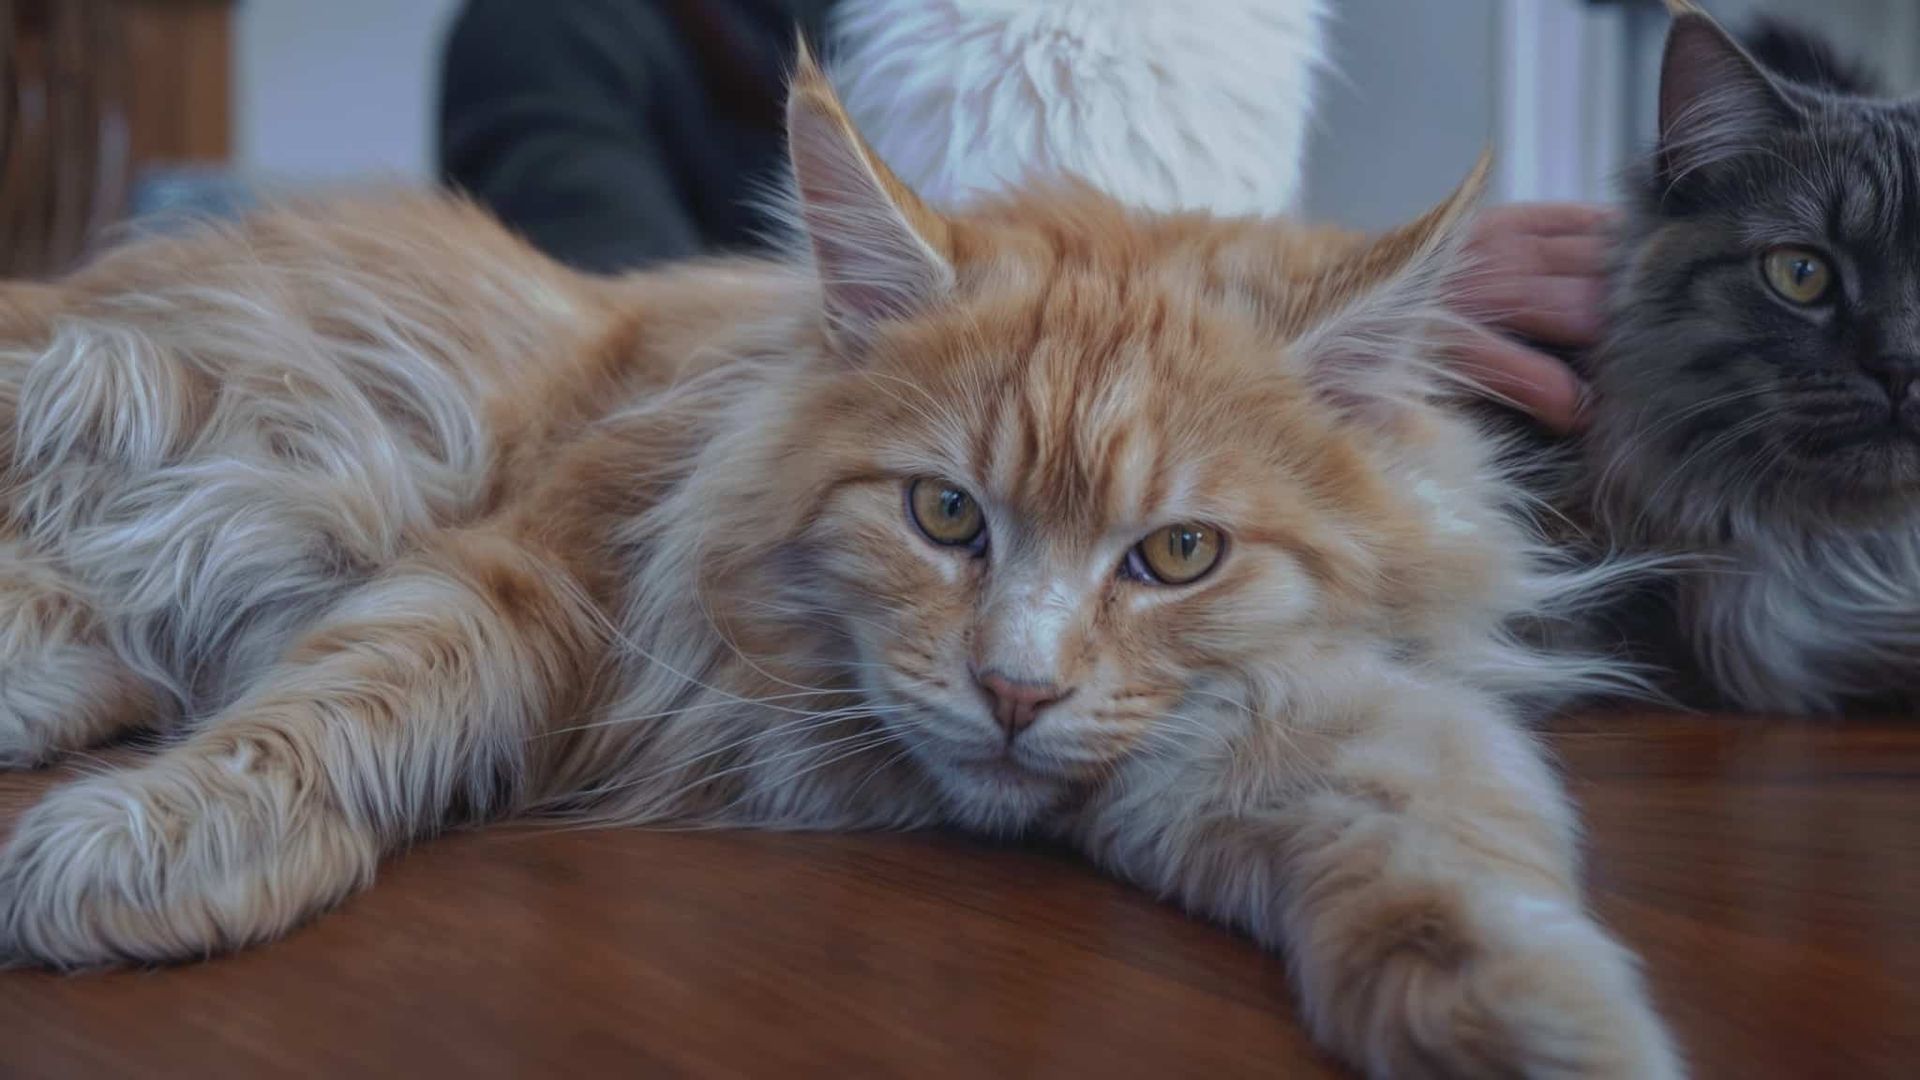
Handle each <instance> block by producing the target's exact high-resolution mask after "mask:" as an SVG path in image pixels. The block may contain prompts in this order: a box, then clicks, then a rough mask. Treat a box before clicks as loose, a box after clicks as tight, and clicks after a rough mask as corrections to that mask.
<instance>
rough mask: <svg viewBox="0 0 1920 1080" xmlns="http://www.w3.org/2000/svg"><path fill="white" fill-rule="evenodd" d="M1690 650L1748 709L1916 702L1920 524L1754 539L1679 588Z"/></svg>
mask: <svg viewBox="0 0 1920 1080" xmlns="http://www.w3.org/2000/svg"><path fill="white" fill-rule="evenodd" d="M1682 610H1683V613H1684V615H1685V617H1686V619H1687V621H1688V625H1689V628H1690V630H1691V636H1692V638H1693V642H1694V649H1695V652H1696V654H1697V656H1698V657H1699V659H1700V661H1701V663H1702V665H1703V666H1705V668H1706V669H1707V672H1708V674H1709V675H1710V676H1711V677H1712V678H1713V680H1714V682H1715V684H1716V685H1717V686H1718V687H1719V688H1720V690H1721V691H1722V693H1724V694H1725V695H1726V696H1728V697H1729V698H1731V699H1732V700H1733V701H1734V703H1736V704H1738V705H1741V706H1742V707H1745V708H1750V709H1762V710H1786V711H1794V712H1831V711H1835V710H1837V709H1838V708H1839V707H1840V706H1841V705H1842V704H1844V703H1845V702H1846V701H1847V700H1848V699H1854V698H1861V697H1882V696H1888V695H1895V694H1914V693H1916V692H1920V522H1914V523H1911V524H1910V525H1908V526H1906V527H1898V528H1892V529H1888V530H1885V531H1881V532H1870V533H1822V534H1815V535H1804V534H1802V535H1795V536H1791V537H1783V536H1778V535H1772V536H1766V537H1762V538H1755V539H1750V540H1748V541H1747V542H1746V543H1744V544H1742V545H1741V546H1740V547H1739V548H1738V549H1737V550H1736V551H1735V552H1734V553H1733V554H1732V555H1731V557H1730V558H1729V559H1728V561H1727V563H1726V564H1725V565H1723V566H1721V567H1719V568H1716V569H1713V570H1709V571H1703V572H1701V573H1699V574H1697V575H1696V576H1695V577H1694V578H1693V579H1692V580H1691V581H1690V582H1689V583H1688V584H1687V586H1686V587H1685V588H1684V589H1683V592H1682Z"/></svg>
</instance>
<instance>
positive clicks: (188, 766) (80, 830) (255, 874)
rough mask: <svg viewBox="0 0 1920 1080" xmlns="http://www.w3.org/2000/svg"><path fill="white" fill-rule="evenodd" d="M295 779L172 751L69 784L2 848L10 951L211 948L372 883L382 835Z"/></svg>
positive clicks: (3, 932)
mask: <svg viewBox="0 0 1920 1080" xmlns="http://www.w3.org/2000/svg"><path fill="white" fill-rule="evenodd" d="M176 753H180V752H179V751H176ZM283 787H284V785H276V784H273V783H271V782H270V781H266V780H263V779H262V778H260V777H258V776H255V775H251V774H249V773H248V772H247V771H246V770H245V769H244V768H222V767H221V766H220V764H219V763H215V762H208V761H198V760H188V761H185V762H182V761H175V760H172V759H171V758H170V757H163V758H161V759H158V760H157V761H156V762H154V763H153V764H151V765H148V766H146V767H143V768H139V769H132V770H128V771H125V772H119V773H110V774H107V775H104V776H98V777H94V778H91V779H88V780H83V781H80V782H78V783H75V784H71V785H69V786H67V787H64V788H59V789H56V790H55V791H54V792H53V793H52V794H50V795H48V796H47V798H46V799H45V800H43V801H42V802H41V803H40V804H39V805H37V806H35V807H34V808H33V809H31V810H30V811H28V812H27V814H26V815H25V817H23V818H22V819H21V822H20V825H19V828H18V829H17V830H16V831H15V833H14V836H13V839H12V841H11V842H10V843H9V844H8V846H7V848H6V850H5V851H4V852H3V853H0V959H4V960H5V961H8V962H11V963H35V964H44V965H49V966H53V967H59V968H77V967H90V966H97V965H102V964H113V963H126V962H134V963H157V962H165V961H172V960H184V959H192V958H196V957H204V956H208V955H211V954H212V953H215V952H219V951H223V950H226V949H230V948H235V947H238V946H241V945H245V944H248V943H251V942H256V941H261V940H264V939H267V938H271V937H275V936H277V935H279V934H281V933H283V932H285V931H286V930H287V929H289V928H290V927H292V926H293V925H295V924H296V923H298V922H299V921H300V920H302V919H304V918H305V917H306V916H308V915H310V914H312V913H313V912H315V911H318V910H320V909H322V908H324V907H326V906H329V905H331V904H333V903H334V902H336V901H338V900H339V899H340V898H341V897H342V896H344V895H345V894H346V893H348V892H350V891H351V890H352V889H354V888H355V887H357V886H358V885H360V884H362V883H364V882H365V881H367V880H369V879H370V878H371V876H372V872H373V866H374V861H375V852H374V850H373V848H372V845H370V844H368V843H365V842H361V841H359V840H358V839H357V838H356V836H355V834H354V833H353V832H352V831H351V830H349V829H347V828H346V827H345V826H344V825H343V824H342V823H340V821H339V820H338V818H337V816H336V815H333V814H332V813H330V812H328V813H324V814H323V813H317V812H316V808H314V807H312V806H311V805H302V801H301V800H300V799H299V798H298V796H297V795H294V794H292V793H291V792H289V791H286V790H280V789H281V788H283Z"/></svg>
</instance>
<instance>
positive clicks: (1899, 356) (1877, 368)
mask: <svg viewBox="0 0 1920 1080" xmlns="http://www.w3.org/2000/svg"><path fill="white" fill-rule="evenodd" d="M1860 366H1861V367H1863V368H1866V369H1867V374H1869V375H1871V376H1873V377H1874V378H1875V379H1878V380H1879V381H1880V385H1882V386H1884V387H1886V388H1887V397H1888V398H1889V399H1891V400H1892V401H1893V402H1894V403H1895V404H1896V405H1897V404H1899V403H1900V402H1901V401H1903V400H1905V399H1906V397H1907V395H1908V394H1909V393H1911V392H1912V390H1913V387H1914V384H1915V383H1916V382H1920V355H1915V354H1913V353H1883V354H1881V355H1879V356H1875V357H1871V358H1869V359H1867V360H1864V361H1862V362H1861V364H1860Z"/></svg>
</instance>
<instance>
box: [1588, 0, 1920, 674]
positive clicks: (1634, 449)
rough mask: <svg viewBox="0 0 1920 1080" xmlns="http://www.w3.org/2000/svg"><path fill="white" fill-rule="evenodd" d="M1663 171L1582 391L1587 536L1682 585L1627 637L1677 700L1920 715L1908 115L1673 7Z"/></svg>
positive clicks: (1631, 220) (1766, 37)
mask: <svg viewBox="0 0 1920 1080" xmlns="http://www.w3.org/2000/svg"><path fill="white" fill-rule="evenodd" d="M1675 7H1676V8H1677V9H1679V10H1677V13H1676V18H1675V21H1674V24H1673V27H1672V30H1671V33H1670V36H1669V38H1668V42H1667V50H1666V57H1665V65H1664V69H1663V72H1662V83H1661V87H1660V133H1661V134H1660V141H1659V145H1658V147H1657V149H1656V151H1655V153H1654V155H1653V156H1652V158H1651V160H1650V161H1648V162H1647V163H1646V165H1645V167H1644V168H1643V170H1642V172H1641V173H1640V174H1639V176H1638V177H1636V182H1635V189H1636V190H1635V197H1634V199H1633V204H1632V206H1631V208H1630V210H1629V212H1628V216H1627V223H1626V226H1625V229H1624V236H1623V239H1622V243H1621V244H1620V248H1619V253H1618V261H1617V264H1616V266H1615V270H1614V284H1613V296H1612V310H1611V313H1610V322H1611V329H1610V331H1609V334H1608V337H1607V339H1606V341H1605V342H1604V343H1603V345H1602V346H1601V348H1600V349H1599V350H1598V351H1597V353H1596V354H1595V355H1594V356H1593V357H1591V358H1590V360H1589V362H1588V363H1587V364H1586V365H1585V367H1586V368H1587V369H1588V370H1587V374H1588V375H1589V377H1590V378H1591V380H1592V385H1593V397H1592V400H1591V409H1592V415H1593V420H1594V423H1593V427H1592V430H1591V431H1590V433H1589V435H1588V437H1587V438H1586V440H1585V443H1584V450H1585V454H1586V468H1585V469H1584V470H1583V471H1584V473H1585V483H1586V486H1587V489H1588V490H1587V492H1586V494H1587V496H1588V497H1589V499H1590V502H1589V505H1590V507H1591V508H1592V510H1593V511H1594V514H1595V516H1596V518H1597V524H1598V526H1599V533H1600V535H1601V536H1603V537H1604V538H1605V539H1606V540H1607V541H1608V542H1610V543H1613V544H1616V545H1624V546H1627V547H1631V548H1634V549H1637V550H1639V551H1642V552H1649V551H1651V552H1660V553H1672V554H1676V555H1680V556H1683V557H1686V558H1687V559H1690V560H1692V567H1693V568H1691V569H1688V570H1685V571H1683V572H1682V573H1681V574H1680V575H1679V576H1678V577H1676V578H1674V579H1673V580H1671V581H1669V582H1668V583H1666V585H1665V586H1664V587H1663V588H1662V590H1660V591H1661V593H1662V595H1659V596H1656V597H1643V598H1641V600H1642V603H1640V604H1639V605H1637V606H1636V611H1635V614H1634V616H1633V617H1632V625H1630V626H1629V627H1628V628H1627V633H1628V635H1629V636H1630V637H1631V638H1633V639H1634V640H1637V641H1639V642H1641V643H1642V644H1648V643H1651V644H1652V645H1653V652H1654V655H1656V656H1657V657H1658V659H1659V660H1660V661H1661V662H1663V663H1664V662H1668V661H1672V660H1675V659H1677V658H1678V659H1682V662H1683V663H1685V664H1686V665H1687V666H1688V667H1690V669H1691V670H1690V671H1688V673H1687V675H1688V678H1687V679H1686V680H1685V682H1687V683H1689V684H1691V685H1689V686H1687V687H1686V688H1685V689H1686V691H1694V690H1697V691H1699V692H1698V693H1686V694H1685V696H1689V697H1693V698H1695V699H1697V700H1699V701H1701V702H1702V703H1714V704H1725V705H1733V706H1737V707H1741V708H1746V709H1755V710H1777V711H1795V712H1826V711H1833V710H1837V709H1841V708H1845V707H1848V706H1851V705H1854V704H1858V703H1863V702H1866V701H1873V702H1876V703H1879V702H1885V701H1888V700H1905V701H1912V700H1914V698H1915V693H1914V692H1915V691H1916V690H1920V102H1916V101H1899V102H1896V101H1891V100H1887V99H1885V98H1883V97H1882V96H1880V95H1879V94H1878V93H1877V91H1876V90H1875V88H1874V87H1873V86H1872V85H1870V82H1869V81H1868V79H1867V77H1865V76H1863V75H1862V74H1861V73H1860V72H1859V71H1858V70H1857V69H1855V68H1853V67H1852V66H1850V65H1847V64H1844V63H1841V62H1839V61H1838V60H1836V59H1835V58H1834V56H1833V55H1832V53H1831V51H1830V50H1828V49H1827V48H1826V47H1824V46H1823V45H1821V44H1820V43H1818V42H1817V41H1814V40H1813V39H1810V38H1808V37H1806V36H1804V35H1800V34H1797V33H1794V32H1789V31H1786V30H1784V29H1783V28H1781V27H1778V26H1774V27H1768V28H1765V29H1763V30H1762V32H1760V33H1758V34H1756V35H1754V36H1753V37H1751V38H1750V39H1749V46H1746V47H1743V46H1742V45H1741V44H1740V43H1739V42H1737V41H1736V40H1735V39H1734V38H1733V37H1732V36H1730V35H1729V34H1728V33H1727V32H1726V31H1725V30H1723V29H1722V28H1721V27H1720V26H1719V25H1717V24H1716V23H1715V22H1714V21H1713V20H1712V19H1711V18H1709V17H1708V16H1706V15H1705V14H1702V13H1700V12H1698V11H1695V10H1690V5H1685V4H1676V5H1675Z"/></svg>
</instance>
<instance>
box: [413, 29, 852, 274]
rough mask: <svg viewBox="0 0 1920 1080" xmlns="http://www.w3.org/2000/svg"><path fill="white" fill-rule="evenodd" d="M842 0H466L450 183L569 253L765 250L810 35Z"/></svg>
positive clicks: (630, 255) (448, 94) (622, 255)
mask: <svg viewBox="0 0 1920 1080" xmlns="http://www.w3.org/2000/svg"><path fill="white" fill-rule="evenodd" d="M831 4H832V0H469V2H468V4H467V5H466V8H465V9H464V10H463V11H462V12H461V14H460V17H459V19H458V20H457V21H456V22H455V24H454V27H453V30H452V33H451V34H450V36H449V37H448V40H447V47H446V54H445V62H444V66H443V70H442V82H441V99H440V138H439V153H440V166H441V171H442V173H443V175H444V177H445V179H446V180H447V182H449V183H450V184H452V185H453V186H455V187H457V188H460V189H462V190H464V191H466V192H468V193H469V194H471V195H472V196H473V197H474V198H476V199H478V200H479V201H480V202H482V203H483V204H485V205H487V206H488V207H490V208H492V209H493V211H494V212H495V213H497V214H498V215H499V216H500V218H501V219H502V220H504V221H505V222H506V223H507V224H508V225H509V226H510V227H512V228H514V229H516V230H518V231H520V232H522V233H524V234H525V235H526V236H528V237H529V238H530V239H531V240H532V241H533V242H534V243H535V244H536V245H538V246H539V247H540V248H542V249H543V250H545V251H546V252H548V253H549V254H551V255H553V256H555V257H556V258H559V259H561V260H562V261H564V262H567V263H571V264H573V265H575V266H578V267H581V268H583V269H589V270H599V271H614V270H622V269H627V268H631V267H635V266H641V265H645V264H647V263H653V262H658V261H662V260H666V259H676V258H682V257H685V256H689V255H695V254H704V253H709V252H713V251H718V250H737V249H746V248H752V247H755V246H757V245H758V244H760V243H761V242H762V238H763V236H764V235H765V234H766V232H767V228H768V224H769V223H768V222H767V220H766V219H765V217H764V215H763V214H762V212H761V211H760V209H759V208H758V206H757V205H756V202H757V200H758V199H759V193H760V192H762V191H764V190H765V189H766V186H767V185H768V184H769V183H771V182H774V181H775V180H776V179H777V178H778V177H779V175H780V172H781V169H782V166H783V155H782V144H781V115H782V109H781V101H782V97H783V93H782V84H783V79H784V76H785V73H786V72H787V71H788V70H789V69H790V67H791V64H792V60H793V50H794V41H795V37H796V34H797V33H805V34H807V36H808V37H809V39H818V38H819V37H820V34H821V31H822V29H823V28H824V24H825V20H826V15H827V10H828V9H829V8H830V7H831Z"/></svg>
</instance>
